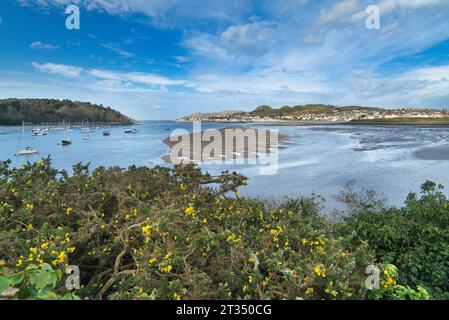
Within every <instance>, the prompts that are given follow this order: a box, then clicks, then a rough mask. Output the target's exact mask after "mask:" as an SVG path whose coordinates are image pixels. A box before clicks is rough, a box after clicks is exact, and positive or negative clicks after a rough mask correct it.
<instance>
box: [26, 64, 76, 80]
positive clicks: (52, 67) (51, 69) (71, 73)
mask: <svg viewBox="0 0 449 320" xmlns="http://www.w3.org/2000/svg"><path fill="white" fill-rule="evenodd" d="M31 64H32V66H33V67H34V68H36V69H37V70H39V71H41V72H46V73H50V74H57V75H62V76H64V77H68V78H75V77H78V76H80V74H81V72H82V71H83V69H82V68H79V67H73V66H66V65H63V64H55V63H44V64H39V63H37V62H32V63H31Z"/></svg>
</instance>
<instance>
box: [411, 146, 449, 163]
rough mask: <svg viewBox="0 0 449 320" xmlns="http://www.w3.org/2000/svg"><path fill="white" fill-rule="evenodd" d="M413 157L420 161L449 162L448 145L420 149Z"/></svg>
mask: <svg viewBox="0 0 449 320" xmlns="http://www.w3.org/2000/svg"><path fill="white" fill-rule="evenodd" d="M414 155H415V157H417V158H418V159H421V160H449V144H444V145H441V146H433V147H425V148H421V149H420V150H417V151H415V153H414Z"/></svg>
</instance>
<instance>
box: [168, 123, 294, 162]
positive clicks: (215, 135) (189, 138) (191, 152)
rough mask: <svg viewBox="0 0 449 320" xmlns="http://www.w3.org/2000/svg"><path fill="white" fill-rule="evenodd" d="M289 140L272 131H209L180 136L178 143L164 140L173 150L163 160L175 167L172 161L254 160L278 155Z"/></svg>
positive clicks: (234, 128) (175, 140) (237, 128)
mask: <svg viewBox="0 0 449 320" xmlns="http://www.w3.org/2000/svg"><path fill="white" fill-rule="evenodd" d="M175 138H176V137H175ZM287 140H288V135H286V134H281V133H278V132H277V131H275V130H270V129H257V128H245V127H226V128H220V129H209V130H205V131H201V132H197V133H189V134H185V135H179V136H177V139H170V137H167V138H165V139H163V140H162V141H163V142H164V143H165V144H166V145H168V146H169V147H170V152H169V154H166V155H164V156H163V157H162V159H163V160H164V161H165V162H167V163H172V162H173V157H176V158H177V159H181V160H185V161H194V160H196V161H198V159H200V162H211V161H232V160H236V159H254V158H258V157H259V156H260V155H264V154H268V155H269V154H271V153H274V152H277V150H278V149H279V148H282V147H283V146H281V143H283V142H286V141H287ZM197 141H198V142H197ZM175 147H176V150H174V148H175ZM173 152H174V154H172V153H173Z"/></svg>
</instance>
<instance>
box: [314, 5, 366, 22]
mask: <svg viewBox="0 0 449 320" xmlns="http://www.w3.org/2000/svg"><path fill="white" fill-rule="evenodd" d="M357 8H358V2H357V0H344V1H340V2H338V3H337V4H336V5H334V6H333V7H332V8H329V9H323V10H321V14H320V17H319V22H320V23H321V24H326V23H329V22H332V21H336V20H339V19H342V18H348V17H350V16H351V15H352V14H354V13H355V11H356V10H357Z"/></svg>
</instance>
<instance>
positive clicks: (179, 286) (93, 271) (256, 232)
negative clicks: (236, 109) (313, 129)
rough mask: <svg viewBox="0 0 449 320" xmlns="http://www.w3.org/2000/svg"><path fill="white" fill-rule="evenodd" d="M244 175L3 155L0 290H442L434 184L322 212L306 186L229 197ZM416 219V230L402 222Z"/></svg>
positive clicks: (355, 295) (5, 293) (137, 294)
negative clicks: (372, 274) (368, 282)
mask: <svg viewBox="0 0 449 320" xmlns="http://www.w3.org/2000/svg"><path fill="white" fill-rule="evenodd" d="M245 184H246V178H245V177H244V176H242V175H239V174H237V173H229V172H224V173H223V174H221V175H219V176H211V175H209V174H207V173H203V172H202V171H201V170H200V169H199V168H198V167H196V166H194V165H184V166H175V167H174V168H163V167H154V168H147V167H136V166H131V167H129V168H128V169H126V170H124V169H122V168H119V167H111V168H104V167H99V168H97V169H95V170H93V171H92V172H90V171H89V166H88V165H83V164H77V165H75V166H74V167H73V174H72V175H69V174H68V173H67V172H65V171H57V170H55V169H54V168H52V166H51V160H50V159H49V158H47V159H42V160H40V161H38V162H36V163H33V164H31V163H28V164H26V165H24V166H22V167H21V168H12V167H10V162H9V161H5V162H3V163H2V164H1V165H0V186H1V188H0V299H1V298H2V297H3V299H16V298H18V299H27V298H29V299H41V298H42V299H49V298H54V299H76V298H78V297H79V298H81V299H174V300H177V299H428V298H444V297H446V296H447V292H448V290H447V276H448V268H447V262H448V259H447V253H448V251H447V250H448V249H447V243H448V242H447V239H448V238H447V236H448V233H447V230H448V201H447V199H446V198H445V197H444V196H443V194H442V193H441V192H437V191H436V189H435V187H434V188H433V189H432V188H430V189H429V190H425V194H424V195H423V197H422V198H420V199H418V198H417V196H413V195H411V196H410V197H409V199H408V201H407V205H406V208H403V209H384V208H380V207H376V206H374V207H368V209H367V208H366V207H364V208H363V209H360V208H353V209H352V210H351V212H350V213H348V214H347V215H346V218H344V219H342V220H341V221H339V222H334V221H332V220H330V219H328V218H326V217H325V216H323V215H321V214H320V207H321V206H320V205H321V203H320V201H321V200H320V198H318V197H308V198H305V197H304V198H299V199H288V200H286V201H284V202H283V203H281V204H278V205H272V204H268V203H267V202H264V201H261V200H258V199H253V198H245V197H240V195H239V193H238V188H239V187H241V186H243V185H245ZM428 187H429V185H428V184H427V188H428ZM373 208H374V209H373ZM390 215H391V217H393V215H394V218H393V219H391V218H390ZM401 215H404V217H402V216H401ZM376 216H378V218H377V219H376ZM407 221H409V222H410V224H407V223H406V222H407ZM423 223H425V224H426V225H427V226H428V227H426V230H427V231H425V230H424V229H423V228H421V229H420V230H419V232H416V229H415V227H416V226H419V225H420V226H422V225H423ZM376 226H377V231H376ZM412 232H414V234H412ZM407 234H408V236H407ZM412 237H413V238H412ZM409 238H410V239H409ZM406 239H407V240H408V241H409V242H408V244H409V245H408V246H404V241H406ZM412 240H413V241H412ZM445 247H446V248H445ZM426 250H428V251H426ZM375 263H377V264H378V265H379V267H380V268H381V270H382V274H381V288H380V290H377V291H369V290H367V289H366V288H365V279H366V277H367V275H366V274H365V268H366V267H367V266H368V265H370V264H375ZM426 263H429V266H427V265H426ZM445 264H446V265H445ZM69 265H76V266H78V267H79V269H80V277H81V278H80V280H81V281H80V282H81V288H80V289H78V290H76V291H75V292H70V290H68V289H66V288H65V281H63V280H64V279H63V276H62V275H63V274H64V272H65V268H66V267H67V266H69ZM444 265H445V266H446V268H443V267H444ZM415 268H416V270H417V271H416V272H415V271H414V270H415ZM40 273H43V275H41V276H40V277H41V278H42V279H41V280H40V281H39V284H38V287H36V281H34V280H31V279H32V278H33V277H36V276H35V275H36V274H40ZM444 281H445V282H444ZM39 290H43V291H39Z"/></svg>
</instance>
